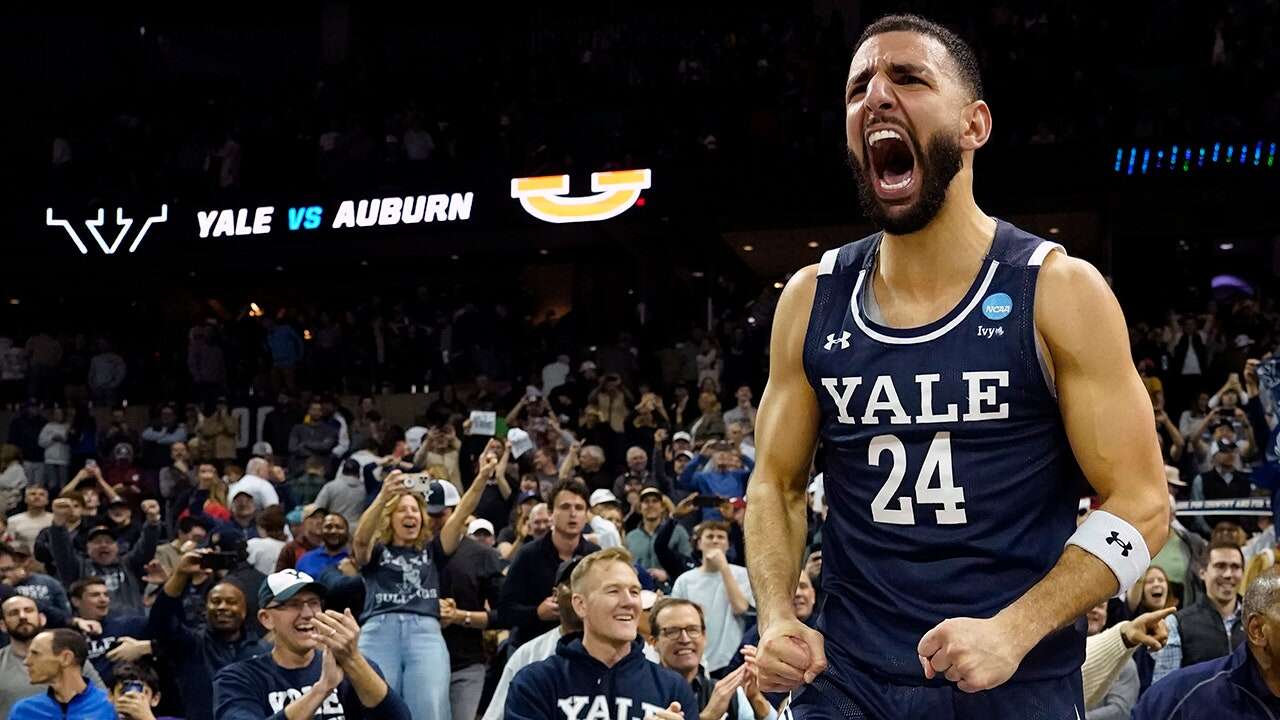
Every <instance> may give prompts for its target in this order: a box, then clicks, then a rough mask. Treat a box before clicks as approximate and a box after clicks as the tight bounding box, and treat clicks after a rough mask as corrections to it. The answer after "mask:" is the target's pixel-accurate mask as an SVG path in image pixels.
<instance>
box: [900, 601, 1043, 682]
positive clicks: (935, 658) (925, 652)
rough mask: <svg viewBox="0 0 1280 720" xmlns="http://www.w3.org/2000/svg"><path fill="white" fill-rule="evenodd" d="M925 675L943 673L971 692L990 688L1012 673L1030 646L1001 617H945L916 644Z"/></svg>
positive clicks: (930, 675) (1006, 678)
mask: <svg viewBox="0 0 1280 720" xmlns="http://www.w3.org/2000/svg"><path fill="white" fill-rule="evenodd" d="M916 652H917V653H919V655H920V667H921V668H923V669H924V676H925V678H926V679H930V680H932V679H933V678H934V676H936V675H943V676H944V677H946V678H947V679H948V680H950V681H951V682H953V683H955V684H956V687H958V688H960V689H961V690H963V691H965V692H969V693H973V692H979V691H981V690H990V689H991V688H993V687H996V686H997V685H1000V684H1001V683H1003V682H1005V681H1006V680H1008V679H1009V678H1010V677H1012V676H1013V673H1014V671H1016V670H1017V669H1018V665H1019V664H1020V663H1021V662H1022V658H1023V656H1025V655H1026V654H1027V649H1023V647H1022V643H1021V638H1020V637H1019V635H1018V633H1016V632H1015V631H1014V628H1012V627H1010V625H1009V624H1008V623H1007V622H1006V621H1004V620H1001V619H1000V618H999V617H994V618H990V619H987V620H978V619H975V618H951V619H949V620H943V621H942V622H941V623H939V624H938V625H937V627H935V628H933V629H932V630H930V631H929V632H927V633H925V634H924V637H923V638H921V639H920V644H919V646H917V648H916Z"/></svg>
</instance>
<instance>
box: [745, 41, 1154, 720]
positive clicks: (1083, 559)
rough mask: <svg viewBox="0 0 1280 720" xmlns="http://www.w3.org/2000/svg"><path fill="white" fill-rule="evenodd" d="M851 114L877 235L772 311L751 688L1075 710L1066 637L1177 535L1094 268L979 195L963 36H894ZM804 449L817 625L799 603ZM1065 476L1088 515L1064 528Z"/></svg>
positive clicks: (870, 55)
mask: <svg viewBox="0 0 1280 720" xmlns="http://www.w3.org/2000/svg"><path fill="white" fill-rule="evenodd" d="M845 100H846V127H847V136H848V144H849V154H850V160H851V165H852V166H853V169H854V172H855V175H856V177H857V179H858V185H859V188H860V197H861V200H862V203H863V206H864V209H865V211H866V212H867V214H868V215H869V217H871V218H873V220H874V221H875V222H876V224H877V225H879V226H880V227H881V228H883V231H882V232H879V233H876V234H874V235H872V236H870V237H867V238H864V239H862V240H859V241H857V242H853V243H850V244H848V245H846V246H844V247H842V248H839V249H837V250H831V251H829V252H827V253H826V254H825V255H823V257H822V260H821V262H820V263H818V264H817V265H815V266H810V267H807V268H805V269H803V270H801V271H800V272H799V273H797V274H796V275H795V276H794V277H793V278H792V279H791V281H790V282H789V283H788V285H787V287H786V289H785V290H784V291H783V293H782V298H781V300H780V301H779V303H778V308H777V315H776V318H775V320H774V325H773V337H772V341H771V355H770V369H769V382H768V387H767V388H766V389H765V392H764V397H763V398H762V401H761V403H760V409H759V413H758V415H757V421H756V422H757V424H756V441H757V451H756V452H757V456H756V458H757V465H756V470H755V477H754V478H752V481H751V483H750V490H749V492H748V502H747V507H748V511H747V517H746V538H747V545H748V553H747V557H748V566H749V568H750V573H751V585H752V588H753V590H754V591H755V597H756V599H757V602H758V609H759V618H760V627H761V630H762V633H761V642H760V652H759V656H758V665H759V668H760V685H761V689H762V690H765V691H778V690H796V689H797V688H800V687H801V686H802V685H803V686H805V687H804V689H803V690H800V691H799V692H797V693H793V696H792V698H793V699H792V703H791V710H792V712H793V713H794V715H795V716H796V717H808V718H815V717H816V718H829V717H831V718H834V717H853V718H863V717H866V718H930V719H938V720H944V719H950V718H983V719H986V718H1073V719H1074V718H1077V717H1083V715H1084V712H1083V710H1084V705H1083V700H1082V692H1081V679H1080V663H1081V660H1082V658H1083V654H1084V634H1083V633H1082V632H1081V631H1080V629H1078V628H1075V627H1072V625H1073V623H1074V621H1075V620H1076V619H1077V618H1080V617H1081V616H1083V615H1084V613H1085V612H1086V611H1087V610H1088V609H1089V608H1090V607H1093V606H1094V605H1096V604H1097V603H1098V602H1100V601H1102V600H1105V599H1106V598H1109V597H1111V596H1113V595H1115V594H1116V592H1117V591H1118V590H1120V589H1127V588H1128V587H1130V586H1131V585H1132V584H1133V583H1134V582H1135V581H1136V580H1137V579H1138V578H1139V577H1141V576H1142V573H1143V572H1144V571H1145V569H1146V567H1147V564H1148V563H1149V562H1150V558H1151V556H1152V555H1153V554H1155V553H1156V552H1158V551H1159V550H1160V547H1161V545H1163V544H1164V540H1165V534H1166V526H1167V518H1168V515H1167V504H1166V503H1167V502H1168V501H1167V495H1166V491H1165V480H1164V471H1163V468H1162V463H1161V460H1160V453H1159V450H1158V449H1157V447H1156V438H1155V433H1154V432H1152V427H1151V404H1150V402H1149V401H1148V399H1147V397H1146V394H1145V392H1144V390H1143V386H1142V383H1141V381H1140V380H1139V379H1138V374H1137V372H1136V370H1135V369H1134V365H1133V361H1132V360H1131V358H1130V356H1129V346H1128V335H1127V332H1126V330H1125V324H1124V318H1123V317H1122V315H1121V311H1120V307H1119V305H1118V304H1117V303H1116V300H1115V298H1114V297H1113V295H1112V294H1111V291H1110V289H1109V288H1108V287H1107V284H1106V281H1105V280H1104V279H1103V278H1102V277H1101V276H1100V275H1099V274H1098V272H1097V271H1096V270H1095V269H1094V268H1093V267H1091V266H1090V265H1088V264H1087V263H1085V262H1082V261H1079V260H1075V259H1072V258H1070V257H1068V256H1067V255H1066V254H1065V253H1064V252H1063V251H1062V248H1061V247H1060V246H1058V245H1056V244H1054V243H1051V242H1047V241H1044V240H1042V239H1040V238H1038V237H1035V236H1034V235H1031V234H1029V233H1026V232H1024V231H1022V230H1019V229H1018V228H1016V227H1014V226H1013V225H1010V224H1009V223H1007V222H1004V221H1001V220H997V219H995V218H993V217H990V216H988V215H986V214H985V213H983V212H982V210H981V209H979V208H978V206H977V204H976V203H975V201H974V197H973V164H974V153H975V152H976V151H977V150H978V148H981V147H982V146H983V145H984V144H985V143H986V142H987V139H988V138H989V137H990V135H991V127H992V121H991V110H990V109H989V108H988V107H987V104H986V103H985V102H983V100H982V85H981V80H980V78H979V77H978V70H977V62H976V60H975V59H974V55H973V52H972V50H970V49H969V47H968V46H966V45H965V44H964V43H963V41H961V40H960V39H959V38H957V37H956V36H955V35H953V34H952V33H951V32H949V31H947V30H946V29H944V28H942V27H940V26H937V25H935V24H933V23H931V22H928V21H926V20H923V19H921V18H918V17H913V16H891V17H887V18H883V19H881V20H879V21H877V22H876V23H874V24H873V25H871V26H870V27H868V28H867V30H866V31H865V32H864V33H863V35H862V38H861V39H860V40H859V43H858V46H857V48H856V50H855V52H854V56H853V61H852V63H851V65H850V70H849V79H848V86H847V88H846V96H845ZM818 438H821V439H822V441H823V443H824V445H825V447H826V459H827V464H826V475H825V477H826V482H825V490H826V497H827V502H828V505H829V508H830V509H829V515H828V518H827V522H826V524H825V525H824V526H823V558H822V559H823V585H824V588H823V589H824V590H825V592H826V604H825V606H824V608H823V610H822V616H821V620H820V622H819V624H818V626H817V629H816V630H814V629H810V628H808V627H806V626H805V625H804V624H803V623H801V622H800V621H798V620H797V619H796V617H795V615H794V614H793V611H792V609H791V598H792V594H793V591H794V588H795V579H796V578H797V577H798V576H799V574H800V559H801V554H802V551H803V547H802V545H803V542H804V537H805V511H804V503H805V482H806V480H807V471H808V469H809V463H810V458H811V457H812V455H813V452H814V447H815V444H816V441H817V439H818ZM1080 471H1083V474H1084V477H1085V478H1086V479H1087V480H1088V481H1089V483H1091V484H1092V486H1093V488H1094V489H1095V490H1096V491H1097V493H1098V495H1100V496H1101V498H1102V506H1101V509H1100V510H1099V511H1098V512H1095V513H1093V514H1092V515H1091V516H1090V517H1089V519H1088V521H1087V522H1085V523H1084V524H1083V525H1082V526H1081V527H1080V528H1079V529H1078V530H1077V529H1076V526H1075V517H1076V507H1077V498H1078V497H1079V496H1080V494H1081V489H1082V487H1083V485H1082V483H1080V482H1079V481H1080ZM778 508H783V512H782V517H779V512H778ZM982 691H986V692H982Z"/></svg>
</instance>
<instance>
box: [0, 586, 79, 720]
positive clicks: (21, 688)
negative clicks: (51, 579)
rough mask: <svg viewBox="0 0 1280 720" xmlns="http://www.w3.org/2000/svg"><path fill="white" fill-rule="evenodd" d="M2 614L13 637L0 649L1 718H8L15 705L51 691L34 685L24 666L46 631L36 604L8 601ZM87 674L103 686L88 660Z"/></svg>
mask: <svg viewBox="0 0 1280 720" xmlns="http://www.w3.org/2000/svg"><path fill="white" fill-rule="evenodd" d="M0 613H3V615H4V630H5V632H6V633H8V634H9V644H8V645H7V646H5V648H4V649H3V650H0V718H7V717H9V710H10V708H12V707H13V705H14V703H16V702H18V701H19V700H21V699H23V698H29V697H31V696H32V695H39V694H40V693H42V692H44V691H46V690H48V689H49V686H48V685H32V684H31V680H30V677H29V676H28V675H27V670H26V668H25V667H23V661H24V660H26V657H27V648H28V647H30V645H31V639H32V638H34V637H35V636H36V635H39V634H40V631H42V630H44V628H45V624H46V622H47V621H46V618H45V616H44V613H42V612H40V610H39V608H37V607H36V603H35V601H34V600H32V599H31V598H29V597H26V596H24V595H13V596H10V597H8V598H6V599H5V600H4V602H3V603H0ZM84 675H85V677H87V678H89V681H90V682H91V683H93V684H94V685H97V686H98V687H102V678H100V677H98V671H97V670H95V669H94V667H93V663H90V662H89V661H88V660H85V662H84Z"/></svg>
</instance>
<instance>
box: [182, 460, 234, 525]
mask: <svg viewBox="0 0 1280 720" xmlns="http://www.w3.org/2000/svg"><path fill="white" fill-rule="evenodd" d="M230 504H231V502H230V500H228V499H227V485H226V483H224V482H223V481H222V478H220V477H218V468H217V467H215V466H214V464H213V463H210V462H202V463H200V464H199V465H197V466H196V486H195V487H194V488H192V489H190V490H188V491H186V492H185V493H183V494H182V495H180V496H179V497H178V500H177V502H176V503H175V504H174V507H175V508H177V509H178V519H179V520H181V519H182V518H183V517H185V516H188V515H192V516H196V517H203V518H206V520H207V521H208V522H209V523H210V525H213V524H216V523H223V522H228V521H230V520H231V510H230V508H229V507H228V506H229V505H230Z"/></svg>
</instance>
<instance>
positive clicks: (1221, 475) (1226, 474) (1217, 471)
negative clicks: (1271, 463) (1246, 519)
mask: <svg viewBox="0 0 1280 720" xmlns="http://www.w3.org/2000/svg"><path fill="white" fill-rule="evenodd" d="M1239 464H1240V455H1239V450H1238V448H1237V447H1236V444H1235V443H1234V442H1231V441H1228V440H1222V441H1219V442H1218V443H1217V447H1215V448H1214V450H1213V467H1212V468H1211V469H1209V470H1208V471H1206V472H1202V473H1200V474H1199V475H1197V476H1196V479H1195V480H1193V481H1191V499H1192V500H1226V499H1231V498H1246V497H1249V495H1250V494H1251V493H1252V492H1253V480H1252V475H1251V474H1250V473H1247V472H1243V471H1241V470H1240V469H1239ZM1222 519H1223V520H1230V521H1232V522H1235V523H1237V524H1239V523H1240V522H1241V518H1240V517H1238V516H1225V517H1223V518H1222ZM1196 526H1197V527H1198V528H1200V530H1201V532H1202V533H1203V534H1204V535H1206V536H1207V535H1209V534H1210V532H1211V529H1210V528H1209V523H1208V521H1206V520H1205V518H1204V516H1200V517H1197V518H1196Z"/></svg>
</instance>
